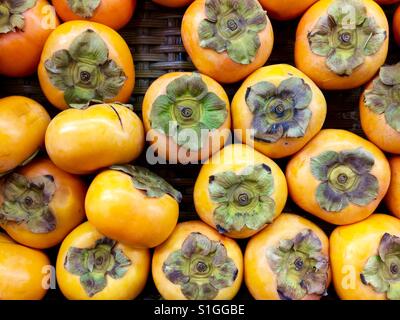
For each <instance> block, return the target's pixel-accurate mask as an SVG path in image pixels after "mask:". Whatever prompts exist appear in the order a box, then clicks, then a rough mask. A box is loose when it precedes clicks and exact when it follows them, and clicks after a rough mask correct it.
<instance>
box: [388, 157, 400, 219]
mask: <svg viewBox="0 0 400 320" xmlns="http://www.w3.org/2000/svg"><path fill="white" fill-rule="evenodd" d="M389 163H390V169H391V172H392V177H391V181H390V186H389V190H388V192H387V194H386V197H385V203H386V205H387V206H388V209H389V211H390V213H392V214H393V215H395V216H396V217H397V218H399V219H400V156H395V157H391V158H389Z"/></svg>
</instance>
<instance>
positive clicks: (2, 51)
mask: <svg viewBox="0 0 400 320" xmlns="http://www.w3.org/2000/svg"><path fill="white" fill-rule="evenodd" d="M14 2H15V1H14ZM1 6H3V3H1V4H0V7H1ZM0 9H1V8H0ZM6 10H8V9H6ZM2 13H3V12H2ZM22 15H23V17H24V26H23V28H22V30H19V29H18V28H16V29H15V31H12V30H11V31H8V32H5V33H4V32H2V31H0V74H3V75H6V76H9V77H26V76H29V75H31V74H33V73H34V72H35V71H36V68H37V65H38V63H39V60H40V54H41V52H42V49H43V46H44V43H45V42H46V39H47V37H48V36H49V35H50V33H51V32H52V31H53V29H55V28H56V27H57V26H58V24H59V22H58V18H57V16H56V15H55V13H54V9H53V8H52V7H51V6H50V4H49V3H48V2H47V1H46V0H37V1H36V4H35V6H34V7H32V8H31V9H28V10H27V11H25V12H24V13H23V14H22ZM11 17H12V16H11ZM6 21H7V20H6ZM2 23H3V21H1V22H0V30H1V29H2V27H3V24H2Z"/></svg>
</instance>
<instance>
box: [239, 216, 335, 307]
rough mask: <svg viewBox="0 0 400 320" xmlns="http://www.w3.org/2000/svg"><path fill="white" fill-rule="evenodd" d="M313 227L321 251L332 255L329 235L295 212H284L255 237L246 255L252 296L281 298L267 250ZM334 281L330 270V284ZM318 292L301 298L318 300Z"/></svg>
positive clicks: (251, 240) (248, 283) (245, 262)
mask: <svg viewBox="0 0 400 320" xmlns="http://www.w3.org/2000/svg"><path fill="white" fill-rule="evenodd" d="M305 229H310V230H311V231H313V232H314V233H315V234H316V236H317V237H318V238H319V239H320V240H321V243H322V251H321V252H322V253H323V254H324V255H326V256H327V257H328V256H329V240H328V237H327V236H326V234H325V233H324V232H323V231H322V230H321V229H320V228H319V227H318V226H317V225H316V224H314V223H312V222H311V221H309V220H307V219H305V218H303V217H300V216H298V215H295V214H287V213H283V214H281V215H280V216H279V217H278V218H277V219H276V220H275V221H274V222H273V223H272V224H271V225H269V226H268V227H267V228H265V229H264V230H262V231H261V232H260V233H258V234H256V235H255V236H253V237H252V238H251V239H250V240H249V242H248V244H247V247H246V251H245V254H244V270H245V273H244V279H245V283H246V286H247V288H248V289H249V291H250V293H251V295H252V296H253V297H254V298H255V299H257V300H281V299H280V297H279V294H278V292H277V280H276V275H275V273H274V272H273V271H272V270H271V268H270V267H269V263H268V260H267V255H266V252H267V249H268V248H269V247H274V246H277V245H278V244H279V241H281V240H286V239H293V238H294V237H295V236H296V235H297V234H298V233H299V232H301V231H303V230H305ZM330 281H331V270H330V269H329V273H328V283H327V287H328V286H329V283H330ZM320 298H321V297H320V296H319V295H307V296H305V297H304V298H303V299H302V300H319V299H320Z"/></svg>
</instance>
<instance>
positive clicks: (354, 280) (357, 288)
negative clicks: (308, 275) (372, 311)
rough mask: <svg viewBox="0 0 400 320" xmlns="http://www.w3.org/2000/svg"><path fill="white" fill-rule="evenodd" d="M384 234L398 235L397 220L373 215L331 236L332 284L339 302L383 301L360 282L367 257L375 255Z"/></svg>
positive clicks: (338, 230)
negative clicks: (340, 300)
mask: <svg viewBox="0 0 400 320" xmlns="http://www.w3.org/2000/svg"><path fill="white" fill-rule="evenodd" d="M385 233H389V234H391V235H395V236H399V235H400V220H399V219H397V218H394V217H391V216H389V215H385V214H373V215H372V216H370V217H369V218H368V219H366V220H363V221H361V222H358V223H355V224H352V225H348V226H341V227H338V228H336V229H335V230H334V231H333V233H332V234H331V237H330V246H331V252H330V258H331V264H332V273H333V283H334V285H335V290H336V293H337V294H338V295H339V297H340V299H342V300H385V299H386V294H385V293H376V292H375V291H374V289H373V288H372V287H371V286H369V285H364V284H363V283H362V282H361V278H360V273H361V272H362V270H363V268H364V265H365V263H366V262H367V260H368V258H369V257H371V256H373V255H376V254H377V252H378V247H379V243H380V241H381V239H382V236H383V235H384V234H385Z"/></svg>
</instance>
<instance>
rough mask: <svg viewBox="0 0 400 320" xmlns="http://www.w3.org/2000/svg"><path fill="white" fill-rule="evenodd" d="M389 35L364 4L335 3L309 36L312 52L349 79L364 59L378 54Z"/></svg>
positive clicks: (353, 1)
mask: <svg viewBox="0 0 400 320" xmlns="http://www.w3.org/2000/svg"><path fill="white" fill-rule="evenodd" d="M386 37H387V34H386V31H385V30H384V29H382V28H380V27H379V26H378V25H377V23H376V21H375V19H374V18H373V17H367V9H366V7H365V5H364V4H363V2H362V1H361V0H335V1H333V3H332V4H331V6H330V7H329V9H328V12H327V14H326V15H325V16H322V17H321V18H320V19H319V21H318V22H317V24H316V26H315V27H314V28H313V29H312V31H311V32H310V33H309V34H308V41H309V44H310V48H311V51H312V52H313V53H315V54H316V55H319V56H322V57H326V65H327V67H328V68H329V69H330V70H331V71H332V72H334V73H336V74H337V75H340V76H349V75H351V74H352V73H353V71H354V69H356V68H357V67H359V66H360V65H362V64H363V63H364V61H365V57H367V56H372V55H374V54H376V53H377V52H378V51H379V50H380V48H381V47H382V45H383V43H384V41H385V40H386Z"/></svg>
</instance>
